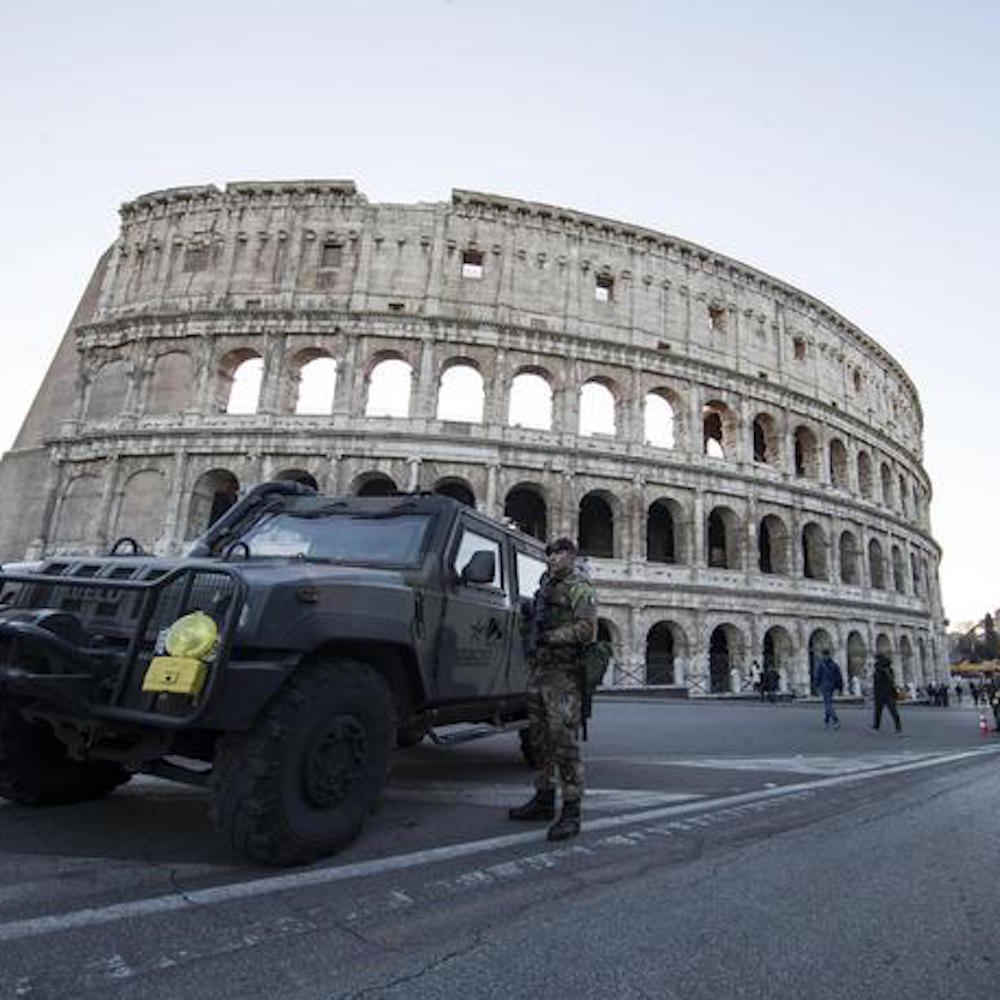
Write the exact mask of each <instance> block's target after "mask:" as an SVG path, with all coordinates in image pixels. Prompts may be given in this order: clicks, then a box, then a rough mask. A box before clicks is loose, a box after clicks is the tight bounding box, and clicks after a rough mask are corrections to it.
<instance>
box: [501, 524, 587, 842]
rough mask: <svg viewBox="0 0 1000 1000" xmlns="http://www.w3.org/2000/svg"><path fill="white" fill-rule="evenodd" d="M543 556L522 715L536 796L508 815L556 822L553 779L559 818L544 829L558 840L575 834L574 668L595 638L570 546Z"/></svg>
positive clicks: (578, 791) (579, 788)
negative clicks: (534, 766)
mask: <svg viewBox="0 0 1000 1000" xmlns="http://www.w3.org/2000/svg"><path fill="white" fill-rule="evenodd" d="M545 554H546V556H547V558H548V570H547V571H546V572H545V574H544V575H543V576H542V580H541V583H540V584H539V586H538V592H537V593H536V594H535V602H534V621H535V630H536V645H537V649H536V650H535V651H534V662H533V663H532V664H531V667H530V671H531V673H530V676H529V680H528V714H529V717H530V719H531V726H532V729H533V731H534V737H535V741H536V746H537V747H538V771H537V774H536V776H535V795H534V797H533V798H532V799H531V800H530V801H528V802H526V803H525V804H524V805H523V806H518V807H516V808H514V809H511V810H510V812H509V813H508V815H509V816H510V818H511V819H520V820H538V819H554V818H555V795H556V789H555V784H554V778H555V774H556V772H558V775H559V778H560V780H561V781H562V793H563V794H562V799H563V801H562V813H561V815H560V816H559V819H558V820H556V822H555V823H553V824H552V826H551V827H549V833H548V837H549V840H565V839H566V838H567V837H573V836H576V834H578V833H579V832H580V801H581V799H582V798H583V762H582V761H581V759H580V743H579V730H580V709H581V697H582V695H581V691H580V685H579V680H578V677H579V668H578V660H579V657H580V649H581V647H582V646H585V645H586V644H587V643H591V642H593V641H594V640H595V639H596V638H597V602H596V599H595V595H594V588H593V585H592V584H591V582H590V580H589V579H588V578H587V576H586V574H585V573H584V572H583V571H582V570H581V569H580V568H579V567H578V566H577V565H576V546H575V545H574V544H573V542H572V541H571V540H570V539H569V538H557V539H556V540H555V541H554V542H552V544H551V545H549V546H548V547H547V548H546V550H545Z"/></svg>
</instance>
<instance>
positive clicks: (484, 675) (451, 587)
mask: <svg viewBox="0 0 1000 1000" xmlns="http://www.w3.org/2000/svg"><path fill="white" fill-rule="evenodd" d="M477 552H489V553H492V555H493V577H492V579H491V580H489V581H486V582H478V583H477V582H473V581H470V580H466V579H463V577H462V571H463V570H464V569H466V567H467V566H468V565H469V563H470V561H471V560H472V557H473V556H474V555H475V554H476V553H477ZM445 574H446V576H447V577H450V581H449V583H448V596H447V603H446V605H445V611H444V619H443V621H442V635H441V645H440V655H439V658H438V671H439V672H438V697H440V698H441V699H442V700H447V699H451V698H457V699H463V698H469V697H476V696H485V695H493V694H499V693H502V691H503V688H504V674H505V669H506V661H507V649H508V647H509V645H510V640H511V634H512V631H511V630H512V628H513V624H514V610H513V604H512V600H511V595H510V591H509V582H510V581H509V578H510V575H511V574H510V570H509V567H508V566H507V565H506V563H505V561H504V535H503V532H501V531H499V530H493V529H491V528H490V526H489V525H486V524H484V523H482V522H480V521H477V520H474V519H473V518H466V517H463V518H461V519H460V521H459V524H458V528H457V531H456V532H455V536H454V537H453V538H452V541H451V545H450V547H449V550H448V553H447V556H446V563H445Z"/></svg>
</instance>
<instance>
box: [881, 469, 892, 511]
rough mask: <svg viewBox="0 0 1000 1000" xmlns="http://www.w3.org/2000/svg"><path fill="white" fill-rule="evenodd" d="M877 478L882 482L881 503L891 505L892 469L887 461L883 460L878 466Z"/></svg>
mask: <svg viewBox="0 0 1000 1000" xmlns="http://www.w3.org/2000/svg"><path fill="white" fill-rule="evenodd" d="M878 471H879V479H880V481H881V484H882V503H883V504H885V506H886V507H891V506H892V469H891V468H890V467H889V463H888V462H883V463H882V464H881V466H879V470H878Z"/></svg>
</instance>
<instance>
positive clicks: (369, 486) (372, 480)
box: [357, 474, 396, 497]
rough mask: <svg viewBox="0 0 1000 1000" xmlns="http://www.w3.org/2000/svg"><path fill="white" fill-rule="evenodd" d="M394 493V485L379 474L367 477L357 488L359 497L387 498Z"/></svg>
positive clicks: (387, 478)
mask: <svg viewBox="0 0 1000 1000" xmlns="http://www.w3.org/2000/svg"><path fill="white" fill-rule="evenodd" d="M395 492H396V484H395V483H394V482H393V481H392V480H391V479H390V478H389V477H388V476H383V475H381V474H377V475H374V476H369V477H368V478H367V479H365V480H364V482H362V483H361V485H360V486H359V487H358V490H357V495H358V496H359V497H388V496H392V494H393V493H395Z"/></svg>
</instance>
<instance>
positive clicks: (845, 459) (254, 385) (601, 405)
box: [86, 346, 926, 520]
mask: <svg viewBox="0 0 1000 1000" xmlns="http://www.w3.org/2000/svg"><path fill="white" fill-rule="evenodd" d="M216 369H217V370H216V378H215V385H214V390H213V391H211V392H208V395H209V396H210V397H211V401H210V407H211V408H213V409H215V410H216V411H217V412H225V413H229V414H253V413H256V412H258V410H259V408H260V406H261V403H262V386H263V383H264V377H265V360H264V357H263V355H262V354H261V353H260V352H258V351H257V350H255V349H253V348H249V347H245V348H238V349H235V350H232V351H229V352H228V353H226V354H225V355H224V356H223V357H222V358H221V359H220V360H219V361H218V363H217V365H216ZM283 373H284V375H286V376H287V377H285V378H283V379H282V380H281V381H280V384H279V387H278V390H277V396H278V398H277V399H273V400H271V402H270V406H271V407H272V408H273V409H275V410H276V411H277V412H291V413H295V414H299V415H330V414H332V413H333V411H334V402H335V398H336V397H337V395H338V378H339V376H340V366H339V365H338V362H337V360H336V359H335V358H334V356H333V354H332V353H331V352H330V351H328V350H326V349H324V348H320V347H315V346H314V347H309V348H305V349H302V350H300V351H298V352H296V353H294V354H292V355H291V356H290V358H289V360H288V362H287V363H285V364H284V366H283ZM129 374H130V367H129V363H128V362H127V361H126V360H124V359H121V358H119V359H113V360H111V361H109V362H108V363H106V364H104V365H103V366H102V367H101V368H99V369H98V370H97V372H96V374H95V375H94V377H93V379H92V381H91V384H90V385H89V386H88V389H87V393H86V395H87V401H86V416H87V417H88V418H89V419H92V420H104V419H109V418H111V417H113V416H115V415H116V414H118V413H119V412H121V411H122V410H123V408H124V407H125V406H126V404H127V403H128V402H129V395H130V392H131V393H132V395H133V396H139V397H141V398H136V399H132V400H131V403H132V405H133V406H134V407H135V408H137V409H138V410H140V411H141V412H144V413H147V414H151V415H157V414H170V413H178V412H182V411H184V410H187V409H191V408H197V407H198V406H199V400H200V398H201V397H204V395H205V393H206V391H207V387H206V386H205V385H203V382H204V381H205V380H206V377H207V376H206V375H205V373H203V372H200V371H198V370H197V367H196V365H195V362H194V359H193V358H192V357H191V355H190V354H189V353H187V352H186V351H183V350H175V351H168V352H165V353H163V354H160V355H159V356H158V357H156V358H155V359H154V361H153V362H152V366H151V368H150V370H149V372H148V373H147V377H146V378H145V379H144V381H143V385H142V388H141V390H136V389H134V388H133V389H130V386H131V379H130V377H129ZM362 377H363V382H364V386H363V390H364V391H363V398H362V399H361V400H359V409H363V412H364V414H365V415H366V416H369V417H389V418H398V419H406V418H409V417H411V416H412V415H413V401H412V396H413V387H414V384H415V382H416V381H417V379H416V378H415V369H414V366H413V364H412V363H411V362H410V360H408V359H407V358H406V357H405V356H404V355H403V354H402V353H401V352H399V351H384V350H383V351H378V352H376V353H375V354H374V355H373V356H372V358H371V359H369V361H368V363H367V364H366V365H365V366H364V368H363V369H362ZM436 379H437V381H436V386H435V399H434V406H433V410H432V411H428V415H430V414H431V413H433V416H435V417H436V418H437V419H438V420H442V421H452V422H464V423H484V422H486V419H487V417H486V406H487V386H486V383H485V380H484V377H483V373H482V370H481V364H480V363H479V362H478V361H477V360H476V359H474V358H469V357H464V356H453V357H450V358H448V359H446V360H445V361H443V362H442V363H441V365H440V366H439V368H438V374H437V376H436ZM347 391H348V392H351V393H353V389H352V388H351V387H348V390H347ZM565 391H566V389H565V387H564V386H561V383H560V380H559V379H558V378H556V377H555V376H554V375H553V373H552V372H550V371H548V370H547V369H545V368H544V367H540V366H537V365H534V366H532V365H525V366H521V367H519V368H517V369H516V370H515V371H514V372H513V373H512V377H511V378H510V379H509V382H507V383H505V386H504V393H505V397H506V398H505V403H506V409H505V413H506V422H507V423H508V425H510V426H516V427H524V428H529V429H535V430H543V431H551V430H553V429H556V425H557V424H561V423H562V421H561V420H559V419H557V417H563V418H564V417H565V416H566V413H569V412H573V413H574V414H575V419H576V428H575V430H576V432H577V433H578V434H580V435H581V436H584V437H588V436H598V437H611V438H614V437H619V436H621V434H622V432H623V428H624V429H625V430H626V432H627V433H629V434H631V435H632V436H636V434H637V433H638V429H637V430H636V431H632V430H631V425H632V424H635V423H637V422H638V423H639V424H640V425H641V434H642V440H643V442H644V443H645V444H646V445H648V446H650V447H653V448H659V449H665V450H672V449H682V450H684V451H685V452H686V453H701V454H703V455H705V456H707V457H710V458H715V459H720V460H728V459H735V460H740V459H746V460H752V462H753V463H755V464H758V465H761V466H770V467H773V468H775V469H779V470H783V471H787V472H789V474H793V475H795V476H796V477H799V478H803V479H812V480H816V481H822V482H828V483H829V484H831V485H832V486H834V487H835V488H837V489H841V490H844V491H846V492H854V493H856V494H857V495H859V496H861V497H862V498H864V499H867V500H871V501H873V502H876V501H877V502H881V503H882V504H883V505H885V506H887V507H889V508H891V509H894V510H898V511H901V512H902V513H903V514H904V515H907V516H911V517H912V518H913V519H915V520H920V519H921V518H922V517H923V515H924V506H925V503H926V497H925V494H924V491H923V489H922V487H921V486H920V485H919V484H918V482H917V481H916V479H914V478H912V477H910V476H909V475H908V474H907V473H906V472H904V471H898V470H896V469H894V466H893V464H892V463H891V462H890V461H889V460H888V459H885V458H883V459H879V458H878V456H877V455H876V454H875V453H874V452H873V451H872V450H871V449H870V448H868V447H867V446H865V445H863V444H861V443H857V444H852V445H851V446H850V447H849V446H848V443H846V442H845V440H844V439H843V438H842V437H840V436H838V435H836V434H834V435H832V436H829V435H828V434H827V432H826V430H825V429H820V428H817V427H815V426H812V425H810V424H809V423H808V422H805V421H800V422H798V423H795V422H794V421H789V420H787V419H786V418H785V417H784V416H779V415H777V414H775V413H771V412H768V411H767V410H763V409H761V410H759V411H758V412H757V413H756V414H755V415H754V416H753V417H752V420H751V424H750V436H749V440H747V441H744V429H743V422H742V419H741V417H740V416H739V414H738V413H737V410H736V408H734V406H732V405H730V404H729V403H727V402H726V401H725V400H724V399H719V398H709V399H707V400H706V401H705V402H704V403H703V404H701V406H700V411H699V412H697V413H695V412H692V411H691V409H690V406H691V399H692V398H693V397H691V395H690V393H689V392H684V391H680V390H678V389H675V388H674V387H672V386H669V385H659V386H655V385H654V386H652V387H651V388H650V389H649V390H648V391H646V392H644V393H643V394H642V396H641V400H640V404H641V406H640V410H639V411H638V412H637V413H636V414H635V415H633V414H632V413H631V407H632V406H633V402H632V400H631V398H629V396H628V394H626V393H625V392H624V391H623V388H622V387H621V386H620V385H619V384H618V383H617V382H616V381H615V380H614V379H612V378H607V377H604V376H600V375H594V376H592V377H590V378H588V379H587V380H586V381H584V383H583V384H582V385H581V386H580V387H579V390H578V394H579V398H578V400H577V403H576V406H575V407H574V408H572V410H570V411H566V413H562V414H557V407H556V402H557V400H556V393H557V392H565ZM564 409H565V408H564ZM698 422H700V427H697V428H696V426H695V425H696V424H697V423H698ZM827 437H828V440H825V442H824V439H825V438H827Z"/></svg>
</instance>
